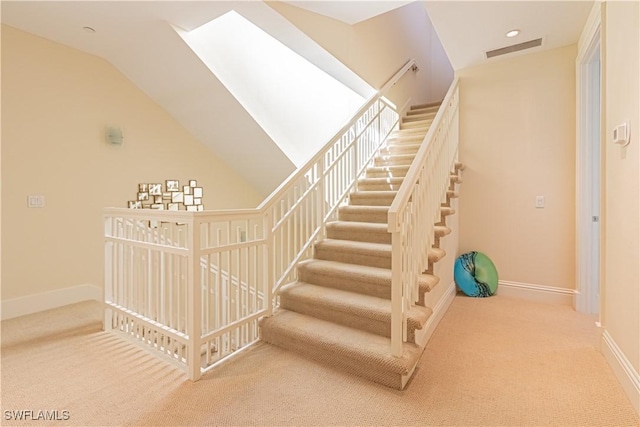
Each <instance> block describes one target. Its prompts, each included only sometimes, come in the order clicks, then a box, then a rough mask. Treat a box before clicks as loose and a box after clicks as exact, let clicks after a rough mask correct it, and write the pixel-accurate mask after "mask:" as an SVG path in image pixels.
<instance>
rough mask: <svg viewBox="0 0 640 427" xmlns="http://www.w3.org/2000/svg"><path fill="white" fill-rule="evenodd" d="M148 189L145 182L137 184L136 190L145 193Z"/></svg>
mask: <svg viewBox="0 0 640 427" xmlns="http://www.w3.org/2000/svg"><path fill="white" fill-rule="evenodd" d="M148 191H149V185H147V184H138V192H140V193H147V192H148Z"/></svg>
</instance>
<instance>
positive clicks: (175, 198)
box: [171, 191, 184, 203]
mask: <svg viewBox="0 0 640 427" xmlns="http://www.w3.org/2000/svg"><path fill="white" fill-rule="evenodd" d="M183 199H184V193H183V192H182V191H176V192H175V193H171V202H172V203H182V200H183Z"/></svg>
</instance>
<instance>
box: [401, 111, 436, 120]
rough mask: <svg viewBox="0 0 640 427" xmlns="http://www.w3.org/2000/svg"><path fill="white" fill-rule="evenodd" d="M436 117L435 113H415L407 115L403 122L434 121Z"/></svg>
mask: <svg viewBox="0 0 640 427" xmlns="http://www.w3.org/2000/svg"><path fill="white" fill-rule="evenodd" d="M435 116H436V112H435V111H431V112H430V111H413V114H410V115H407V116H405V117H403V118H402V121H403V122H411V121H416V120H433V118H434V117H435Z"/></svg>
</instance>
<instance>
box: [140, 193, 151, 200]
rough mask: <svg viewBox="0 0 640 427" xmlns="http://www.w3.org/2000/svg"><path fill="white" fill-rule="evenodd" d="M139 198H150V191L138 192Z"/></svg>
mask: <svg viewBox="0 0 640 427" xmlns="http://www.w3.org/2000/svg"><path fill="white" fill-rule="evenodd" d="M138 200H139V201H147V200H149V193H146V192H142V193H138Z"/></svg>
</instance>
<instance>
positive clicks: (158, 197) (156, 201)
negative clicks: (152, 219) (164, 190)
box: [153, 196, 162, 203]
mask: <svg viewBox="0 0 640 427" xmlns="http://www.w3.org/2000/svg"><path fill="white" fill-rule="evenodd" d="M153 203H162V196H153Z"/></svg>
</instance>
